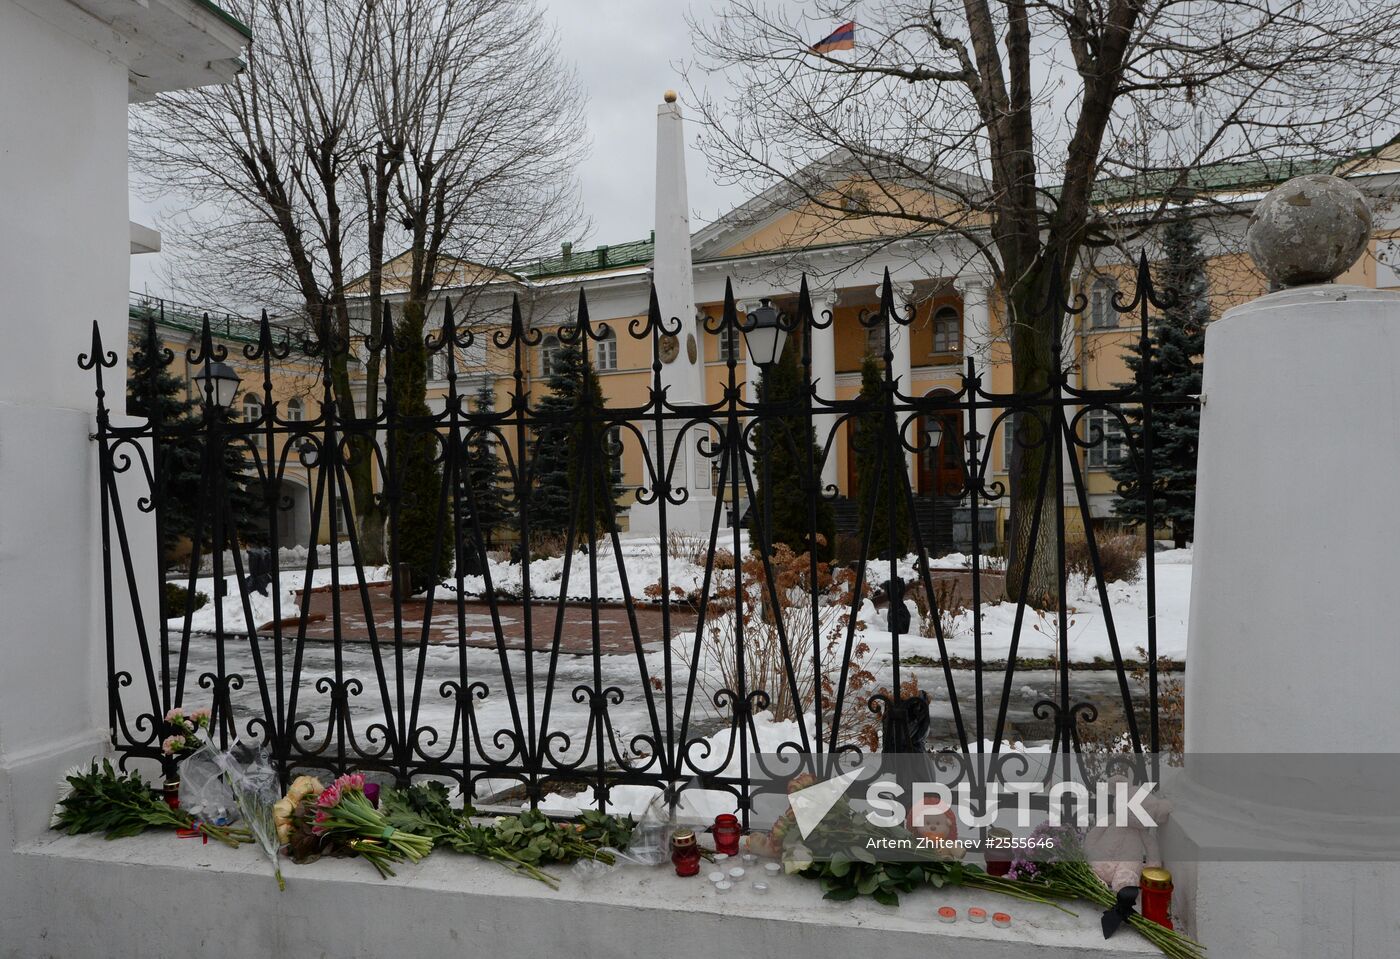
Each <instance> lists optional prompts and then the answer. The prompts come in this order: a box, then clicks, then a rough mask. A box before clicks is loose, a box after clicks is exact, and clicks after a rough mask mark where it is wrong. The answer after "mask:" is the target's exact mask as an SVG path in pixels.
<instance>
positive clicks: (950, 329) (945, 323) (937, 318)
mask: <svg viewBox="0 0 1400 959" xmlns="http://www.w3.org/2000/svg"><path fill="white" fill-rule="evenodd" d="M961 350H962V317H960V316H958V311H957V310H955V309H953V307H951V306H941V307H939V308H938V310H937V312H935V313H934V314H933V352H935V353H958V352H961Z"/></svg>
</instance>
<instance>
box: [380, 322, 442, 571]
mask: <svg viewBox="0 0 1400 959" xmlns="http://www.w3.org/2000/svg"><path fill="white" fill-rule="evenodd" d="M391 362H392V363H393V380H394V382H393V398H394V405H395V409H396V411H397V419H398V422H399V423H400V424H407V423H409V422H410V421H416V422H414V425H412V426H408V425H403V426H400V428H399V429H398V431H397V433H396V435H395V437H394V457H393V462H391V463H390V469H391V470H393V471H394V478H395V480H396V481H397V491H398V505H397V510H398V514H397V516H398V522H397V524H396V525H397V529H393V528H391V530H390V533H391V535H392V536H393V543H392V552H391V554H390V555H391V556H393V557H394V558H395V561H396V562H398V563H400V564H403V565H406V566H407V567H408V578H409V582H408V584H407V586H408V589H409V591H410V592H413V593H421V592H423V591H424V590H426V589H428V588H429V587H431V586H434V585H436V584H437V583H440V582H442V580H444V579H446V578H447V577H448V576H450V575H451V573H452V558H451V555H450V553H451V549H452V543H451V540H449V539H446V538H443V541H442V543H441V546H440V547H439V543H438V539H439V536H438V528H439V520H438V508H439V506H440V504H441V499H442V474H441V472H440V470H439V469H438V464H437V456H438V450H439V446H438V442H437V437H436V430H435V428H434V426H433V424H432V422H431V418H432V411H431V410H429V409H428V348H427V344H426V343H425V341H424V309H423V304H422V303H421V302H419V301H410V302H409V303H407V304H406V305H405V306H404V309H403V313H402V314H401V315H400V316H399V321H398V323H397V324H396V325H395V328H394V349H393V351H392V353H391ZM393 525H395V524H391V527H392V526H393Z"/></svg>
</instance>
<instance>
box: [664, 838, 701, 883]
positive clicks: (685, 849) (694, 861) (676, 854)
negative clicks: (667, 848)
mask: <svg viewBox="0 0 1400 959" xmlns="http://www.w3.org/2000/svg"><path fill="white" fill-rule="evenodd" d="M671 863H672V864H673V865H674V866H675V867H676V875H677V876H698V875H699V874H700V844H699V843H698V842H696V841H695V833H693V832H691V831H690V830H689V829H678V830H676V832H675V833H674V834H673V835H672V836H671Z"/></svg>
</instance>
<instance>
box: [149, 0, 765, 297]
mask: <svg viewBox="0 0 1400 959" xmlns="http://www.w3.org/2000/svg"><path fill="white" fill-rule="evenodd" d="M540 2H541V5H542V6H543V7H544V8H545V9H546V11H547V13H548V15H549V16H551V17H553V19H554V20H555V22H556V23H557V25H558V27H559V30H560V35H561V37H562V41H563V42H562V44H561V46H562V49H563V53H564V56H565V58H567V59H571V60H572V61H573V62H574V65H575V66H576V68H577V70H578V74H579V79H580V81H581V82H582V84H583V88H584V93H585V94H586V95H587V97H588V114H587V115H588V125H589V129H590V132H591V134H592V140H593V149H592V154H591V156H590V157H589V159H588V161H587V162H586V163H585V164H584V165H583V167H582V168H581V169H580V170H579V178H580V181H581V184H582V188H583V202H584V207H585V209H586V210H587V212H588V215H589V216H590V217H591V218H592V221H593V230H592V233H591V234H590V236H589V237H588V241H589V243H590V244H597V243H622V242H625V241H628V240H636V239H641V238H643V237H645V236H647V234H648V232H649V231H650V230H651V229H652V220H653V202H654V191H653V184H654V182H655V178H656V166H655V165H656V107H657V105H658V104H660V103H661V97H662V94H663V93H664V92H665V91H666V90H667V89H668V88H676V89H679V88H680V86H681V83H680V77H679V75H678V72H677V66H678V64H679V63H680V61H682V60H686V59H689V58H690V56H691V53H690V36H689V30H688V28H687V26H686V22H685V16H684V11H685V9H686V7H687V5H686V4H685V3H682V2H677V0H540ZM690 6H691V9H693V10H694V11H695V12H696V13H698V14H700V15H701V16H703V15H704V13H705V11H706V10H708V9H709V8H710V7H711V6H712V2H711V0H693V2H692V4H690ZM684 105H685V103H684V100H682V106H684ZM687 115H689V112H688V114H687ZM686 140H687V143H688V145H689V151H688V153H689V155H688V157H687V160H686V164H687V175H688V178H689V186H690V206H691V227H692V228H693V229H694V228H698V227H700V226H702V225H703V224H705V223H708V222H709V221H711V220H713V219H714V218H715V216H717V215H718V214H719V213H721V212H723V211H724V210H726V209H728V208H730V207H732V206H734V205H737V203H739V202H740V201H742V200H743V199H744V197H743V196H742V195H741V194H740V193H738V192H737V190H736V189H734V188H727V189H726V188H721V187H717V186H715V185H713V184H712V183H711V180H710V177H709V175H708V173H707V170H706V168H705V159H704V156H703V155H701V154H700V153H699V152H698V151H697V150H696V149H695V142H694V141H695V131H693V130H691V131H688V132H687V135H686ZM131 215H132V218H133V219H135V220H137V221H139V222H143V223H147V224H152V223H154V222H155V221H156V220H157V219H158V216H159V211H158V210H157V209H153V208H152V206H151V205H150V204H148V203H146V202H144V201H143V200H142V199H141V198H140V197H138V196H135V195H133V196H132V197H131ZM162 259H163V257H162V256H161V255H159V254H157V255H148V256H138V257H133V258H132V261H131V288H132V289H133V290H137V291H145V290H149V291H150V292H152V293H156V294H166V295H175V294H174V292H173V291H172V289H171V287H170V285H169V283H168V281H167V279H166V277H165V274H164V270H163V266H164V264H163V263H162ZM177 285H178V284H177Z"/></svg>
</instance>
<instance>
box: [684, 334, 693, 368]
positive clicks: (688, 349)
mask: <svg viewBox="0 0 1400 959" xmlns="http://www.w3.org/2000/svg"><path fill="white" fill-rule="evenodd" d="M685 355H686V359H688V360H690V362H692V363H694V362H695V334H694V333H687V334H686V337H685Z"/></svg>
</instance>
